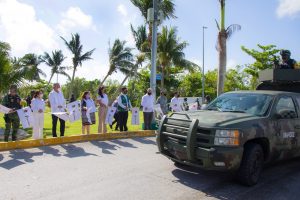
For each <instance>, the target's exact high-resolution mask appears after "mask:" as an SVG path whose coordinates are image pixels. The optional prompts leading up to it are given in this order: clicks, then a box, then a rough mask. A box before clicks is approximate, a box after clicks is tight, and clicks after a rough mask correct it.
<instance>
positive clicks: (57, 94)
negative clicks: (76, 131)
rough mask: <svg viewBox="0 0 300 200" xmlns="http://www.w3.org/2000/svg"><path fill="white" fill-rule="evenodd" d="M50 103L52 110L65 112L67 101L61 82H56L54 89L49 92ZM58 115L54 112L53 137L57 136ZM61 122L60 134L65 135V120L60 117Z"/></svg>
mask: <svg viewBox="0 0 300 200" xmlns="http://www.w3.org/2000/svg"><path fill="white" fill-rule="evenodd" d="M49 103H50V107H51V112H52V113H56V112H65V108H66V101H65V98H64V95H63V93H62V92H61V91H60V85H59V83H55V84H54V85H53V90H52V91H51V92H50V94H49ZM57 120H58V117H57V116H55V115H54V114H52V135H53V137H57V135H56V126H57ZM59 122H60V136H61V137H62V136H64V134H65V121H64V120H62V119H60V118H59Z"/></svg>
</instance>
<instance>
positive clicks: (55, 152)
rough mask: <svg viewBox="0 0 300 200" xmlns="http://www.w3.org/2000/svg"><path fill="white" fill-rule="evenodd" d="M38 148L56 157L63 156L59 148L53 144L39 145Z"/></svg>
mask: <svg viewBox="0 0 300 200" xmlns="http://www.w3.org/2000/svg"><path fill="white" fill-rule="evenodd" d="M38 149H40V150H41V151H43V153H45V154H49V155H52V156H55V157H59V156H62V154H61V153H60V152H59V150H58V149H55V148H53V147H51V146H44V147H39V148H38Z"/></svg>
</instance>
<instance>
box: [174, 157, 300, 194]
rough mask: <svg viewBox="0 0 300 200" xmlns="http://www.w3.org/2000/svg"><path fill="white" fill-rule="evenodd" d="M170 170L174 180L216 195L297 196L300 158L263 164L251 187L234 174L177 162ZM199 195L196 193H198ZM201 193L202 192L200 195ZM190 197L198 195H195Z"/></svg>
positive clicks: (299, 192) (299, 182)
mask: <svg viewBox="0 0 300 200" xmlns="http://www.w3.org/2000/svg"><path fill="white" fill-rule="evenodd" d="M176 166H177V169H175V170H173V171H172V174H173V175H174V176H175V177H176V178H177V179H178V180H176V182H178V183H180V184H183V185H185V186H187V187H190V188H192V189H195V190H198V191H201V192H202V193H205V194H206V196H207V197H213V198H217V199H241V200H247V199H249V200H250V199H299V196H300V190H299V189H300V170H299V169H300V158H298V159H294V160H290V161H286V162H285V163H283V162H281V163H277V164H273V165H272V166H269V167H266V168H265V169H264V171H263V173H262V175H261V179H260V181H259V183H258V184H257V185H255V186H252V187H247V186H243V185H240V184H239V183H238V182H236V181H235V178H234V177H235V176H234V174H230V173H225V172H212V171H204V170H201V169H195V168H193V167H189V166H182V165H176ZM198 195H199V194H198ZM201 197H203V195H202V196H201ZM193 198H195V199H196V198H200V196H197V194H195V196H194V197H193Z"/></svg>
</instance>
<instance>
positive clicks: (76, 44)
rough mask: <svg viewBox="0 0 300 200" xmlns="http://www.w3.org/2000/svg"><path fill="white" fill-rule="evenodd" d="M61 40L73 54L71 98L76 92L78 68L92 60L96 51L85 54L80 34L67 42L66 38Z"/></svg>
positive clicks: (74, 35) (76, 34)
mask: <svg viewBox="0 0 300 200" xmlns="http://www.w3.org/2000/svg"><path fill="white" fill-rule="evenodd" d="M61 39H62V40H63V41H64V42H65V45H66V46H67V48H68V49H69V50H70V51H71V53H72V54H73V58H72V62H73V74H72V79H71V86H70V87H71V90H70V93H69V97H71V94H72V92H75V91H74V89H73V82H74V78H75V72H76V70H77V68H78V66H82V62H84V61H86V60H90V59H92V57H91V56H92V54H93V52H94V51H95V49H92V50H90V51H87V52H85V53H83V46H82V44H81V41H80V36H79V34H78V33H75V34H72V38H71V40H70V41H67V40H66V39H65V38H63V37H61Z"/></svg>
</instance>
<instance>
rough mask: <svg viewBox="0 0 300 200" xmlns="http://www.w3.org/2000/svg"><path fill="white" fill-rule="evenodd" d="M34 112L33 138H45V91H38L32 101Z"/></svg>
mask: <svg viewBox="0 0 300 200" xmlns="http://www.w3.org/2000/svg"><path fill="white" fill-rule="evenodd" d="M31 109H32V112H33V113H32V114H33V126H32V128H33V129H32V138H33V139H43V129H44V112H45V102H44V99H43V92H42V91H36V92H35V94H34V97H33V99H32V101H31Z"/></svg>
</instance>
